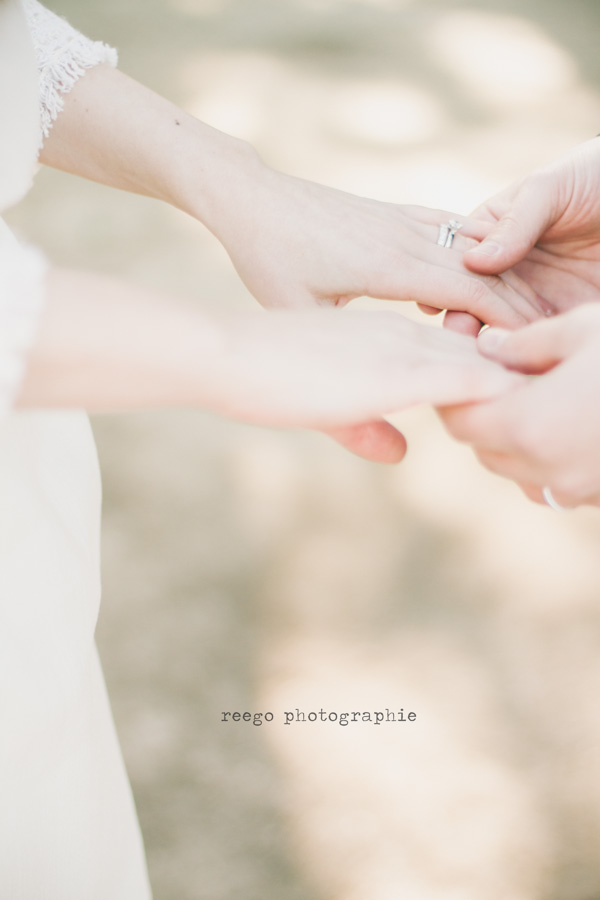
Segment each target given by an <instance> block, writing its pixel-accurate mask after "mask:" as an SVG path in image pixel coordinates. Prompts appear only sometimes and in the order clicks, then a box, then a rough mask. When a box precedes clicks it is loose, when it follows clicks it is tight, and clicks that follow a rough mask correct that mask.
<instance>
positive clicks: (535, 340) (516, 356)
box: [477, 314, 581, 375]
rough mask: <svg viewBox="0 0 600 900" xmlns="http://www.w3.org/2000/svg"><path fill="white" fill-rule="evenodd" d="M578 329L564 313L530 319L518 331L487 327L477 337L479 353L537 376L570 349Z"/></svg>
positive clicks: (563, 356)
mask: <svg viewBox="0 0 600 900" xmlns="http://www.w3.org/2000/svg"><path fill="white" fill-rule="evenodd" d="M580 335H581V332H580V330H579V328H573V321H572V319H571V318H570V316H569V315H568V314H565V315H563V316H557V317H556V318H555V319H546V320H544V321H539V322H534V323H533V324H532V325H526V326H525V327H524V328H520V329H519V330H518V331H505V330H504V329H502V328H487V329H485V330H484V331H482V332H481V334H480V335H479V337H478V339H477V347H478V349H479V352H480V353H481V354H482V355H483V356H487V357H488V358H489V359H493V360H495V361H496V362H499V363H502V365H503V366H506V368H507V369H515V370H517V371H518V372H523V373H524V374H526V375H541V374H542V373H543V372H547V371H549V369H552V368H554V366H556V365H558V363H560V362H562V361H563V360H564V359H565V357H566V356H568V355H569V354H570V353H571V351H572V350H573V349H574V346H576V345H577V344H578V343H579V341H578V337H580Z"/></svg>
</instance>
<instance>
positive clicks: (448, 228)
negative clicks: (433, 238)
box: [437, 219, 463, 249]
mask: <svg viewBox="0 0 600 900" xmlns="http://www.w3.org/2000/svg"><path fill="white" fill-rule="evenodd" d="M462 227H463V222H457V221H456V219H450V221H449V222H448V223H447V224H444V225H440V231H439V234H438V239H437V244H438V247H446V248H447V249H450V247H451V246H452V242H453V241H454V238H455V237H456V232H457V231H459V230H460V229H461V228H462Z"/></svg>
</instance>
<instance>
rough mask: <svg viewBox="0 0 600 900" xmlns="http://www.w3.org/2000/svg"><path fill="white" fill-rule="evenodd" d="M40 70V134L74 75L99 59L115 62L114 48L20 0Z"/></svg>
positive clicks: (46, 128) (48, 125)
mask: <svg viewBox="0 0 600 900" xmlns="http://www.w3.org/2000/svg"><path fill="white" fill-rule="evenodd" d="M22 3H23V8H24V9H25V14H26V16H27V20H28V23H29V30H30V32H31V37H32V40H33V46H34V48H35V55H36V58H37V64H38V69H39V73H40V115H41V120H42V133H43V136H44V138H47V137H48V135H49V134H50V129H51V128H52V125H53V123H54V122H55V121H56V118H57V117H58V114H59V113H60V111H61V110H62V108H63V106H64V100H63V95H64V94H68V92H69V91H70V90H71V88H72V87H73V85H74V84H75V82H76V81H77V80H78V78H81V76H82V75H83V74H84V73H85V71H86V69H91V68H92V67H93V66H97V65H99V64H100V63H106V64H108V65H110V66H116V65H117V51H116V50H114V49H113V48H112V47H109V46H108V45H107V44H103V43H102V42H101V41H91V40H90V39H89V38H86V37H85V36H84V35H83V34H81V33H80V32H79V31H76V30H75V28H73V27H72V26H71V25H69V23H68V22H67V21H65V19H61V18H60V16H57V15H56V14H55V13H53V12H50V10H48V9H46V7H45V6H42V5H41V3H38V2H37V0H22Z"/></svg>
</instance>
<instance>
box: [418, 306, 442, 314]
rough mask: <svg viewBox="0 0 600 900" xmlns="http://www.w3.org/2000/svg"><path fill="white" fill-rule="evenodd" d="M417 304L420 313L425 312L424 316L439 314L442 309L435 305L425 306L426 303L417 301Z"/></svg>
mask: <svg viewBox="0 0 600 900" xmlns="http://www.w3.org/2000/svg"><path fill="white" fill-rule="evenodd" d="M417 306H418V307H419V309H420V310H421V312H422V313H425V315H426V316H439V314H440V313H441V312H442V310H441V309H438V307H437V306H427V304H426V303H417Z"/></svg>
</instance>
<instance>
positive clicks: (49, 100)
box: [0, 0, 117, 418]
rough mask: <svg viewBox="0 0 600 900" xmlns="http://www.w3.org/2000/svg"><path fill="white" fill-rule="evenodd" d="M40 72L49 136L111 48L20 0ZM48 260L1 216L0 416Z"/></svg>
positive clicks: (22, 364)
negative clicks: (70, 96)
mask: <svg viewBox="0 0 600 900" xmlns="http://www.w3.org/2000/svg"><path fill="white" fill-rule="evenodd" d="M21 4H22V7H23V10H24V12H25V16H26V18H27V25H28V27H29V32H30V35H31V38H32V41H33V46H34V50H35V56H36V61H37V67H38V74H39V98H40V119H41V130H42V134H43V137H44V138H46V137H48V135H49V133H50V129H51V128H52V125H53V123H54V122H55V121H56V119H57V117H58V115H59V113H60V111H61V110H62V108H63V105H64V100H63V95H64V94H67V93H68V92H69V91H70V90H71V88H72V87H73V85H74V84H75V83H76V81H77V80H78V78H80V77H81V76H82V75H83V74H84V73H85V71H86V69H90V68H92V67H93V66H96V65H99V64H100V63H105V64H108V65H112V66H115V65H116V64H117V54H116V51H115V50H113V49H112V48H111V47H108V46H107V45H106V44H103V43H102V42H101V41H91V40H89V39H88V38H86V37H84V35H82V34H80V32H78V31H76V30H75V29H74V28H72V27H71V25H69V23H68V22H66V21H65V20H64V19H61V18H60V17H59V16H57V15H55V14H54V13H52V12H50V10H48V9H46V8H45V7H44V6H42V5H41V4H40V3H38V2H37V0H21ZM46 270H47V264H46V262H45V260H44V257H43V256H42V254H41V253H39V252H38V251H37V250H35V249H34V248H31V247H26V246H23V245H22V244H20V243H19V242H18V241H17V240H16V239H15V238H14V236H13V235H12V234H11V232H10V230H9V229H8V228H7V226H6V225H5V224H4V222H3V221H2V219H0V418H2V417H3V416H4V414H5V413H6V412H8V411H9V410H10V409H11V408H12V406H13V404H14V400H15V397H16V396H17V394H18V392H19V388H20V385H21V382H22V380H23V376H24V373H25V369H26V366H27V356H28V353H29V350H30V348H31V346H32V344H33V342H34V339H35V334H36V331H37V327H38V323H39V320H40V317H41V313H42V309H43V306H44V300H45V274H46Z"/></svg>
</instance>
